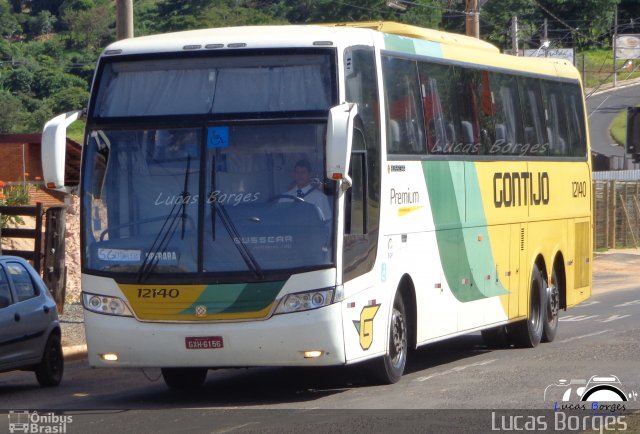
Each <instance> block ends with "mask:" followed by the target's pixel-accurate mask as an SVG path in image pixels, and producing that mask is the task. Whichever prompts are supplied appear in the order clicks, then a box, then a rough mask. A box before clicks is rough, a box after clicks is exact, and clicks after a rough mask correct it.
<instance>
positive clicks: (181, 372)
mask: <svg viewBox="0 0 640 434" xmlns="http://www.w3.org/2000/svg"><path fill="white" fill-rule="evenodd" d="M162 378H163V379H164V382H165V383H166V385H167V386H169V387H170V388H172V389H194V388H196V387H200V386H202V383H204V380H205V378H207V368H162Z"/></svg>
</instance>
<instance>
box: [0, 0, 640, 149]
mask: <svg viewBox="0 0 640 434" xmlns="http://www.w3.org/2000/svg"><path fill="white" fill-rule="evenodd" d="M394 1H395V3H396V4H400V5H401V6H403V7H404V8H405V11H399V10H397V9H394V8H391V7H388V6H387V4H388V3H389V2H388V1H387V0H359V1H357V2H355V1H351V2H346V1H337V0H135V1H134V2H133V3H134V15H135V19H134V22H135V34H136V35H137V36H142V35H148V34H154V33H161V32H169V31H178V30H186V29H195V28H204V27H220V26H233V25H257V24H282V23H314V22H339V21H365V20H392V21H398V22H405V23H409V24H414V25H418V26H423V27H431V28H436V29H443V30H448V31H452V32H456V33H464V32H465V18H466V16H465V13H464V10H465V7H466V2H465V0H413V1H406V0H394ZM615 5H617V6H618V20H619V21H618V22H619V23H620V24H619V27H618V31H619V32H620V33H640V24H639V25H637V26H636V25H635V21H634V19H636V20H637V19H638V18H639V17H640V2H638V1H637V0H562V1H557V0H536V1H531V0H489V1H488V2H487V3H486V4H484V6H483V7H482V10H481V18H480V32H481V37H482V38H483V39H485V40H488V41H490V42H492V43H494V44H496V45H497V46H498V47H499V48H501V49H503V50H504V49H508V48H511V36H510V30H509V29H510V23H511V19H512V16H513V15H514V11H517V14H518V24H519V29H520V32H519V39H520V48H534V49H537V48H538V47H540V45H541V43H542V40H543V38H544V36H543V21H544V20H545V19H547V20H548V24H549V25H548V30H549V33H548V35H549V38H550V40H551V47H552V48H557V47H563V48H567V47H568V48H574V49H575V50H576V51H577V52H578V53H585V54H584V55H578V56H577V66H578V69H581V70H583V71H585V72H586V79H585V84H586V86H587V87H592V88H595V87H597V86H601V85H602V84H603V83H605V82H609V81H611V79H612V74H611V71H612V70H613V69H612V68H613V59H612V56H611V49H610V47H611V39H612V33H613V32H612V25H613V10H614V6H615ZM115 12H116V11H115V2H114V1H113V0H0V113H2V116H1V117H0V134H1V133H27V132H29V133H33V132H39V131H41V130H42V126H43V125H44V122H46V120H48V119H50V118H51V117H53V116H54V115H55V114H57V113H61V112H65V111H69V110H75V109H81V108H84V107H86V105H87V98H88V95H89V86H90V83H91V80H92V77H93V70H94V68H95V62H96V59H97V58H98V56H99V54H100V52H101V50H102V49H103V48H104V47H105V46H106V45H108V44H109V43H110V42H112V41H113V40H114V36H115V16H116V13H115ZM634 26H635V27H638V28H635V27H634ZM623 63H624V62H623V61H619V62H618V65H617V66H618V67H621V66H622V64H623ZM636 66H638V69H640V62H636V63H634V65H633V68H632V69H631V70H629V71H628V72H627V71H621V73H620V74H619V79H620V80H623V79H626V78H633V77H635V76H640V73H638V72H636V71H635V68H636ZM629 72H631V75H628V74H629ZM83 128H84V126H83V124H82V123H78V124H77V125H75V126H74V127H73V129H72V132H71V133H70V135H71V137H73V138H74V139H75V140H78V141H81V137H82V130H83Z"/></svg>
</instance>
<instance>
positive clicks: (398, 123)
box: [382, 57, 425, 154]
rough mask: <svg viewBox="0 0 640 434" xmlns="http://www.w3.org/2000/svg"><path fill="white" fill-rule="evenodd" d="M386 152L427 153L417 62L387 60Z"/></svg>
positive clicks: (385, 60)
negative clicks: (425, 149)
mask: <svg viewBox="0 0 640 434" xmlns="http://www.w3.org/2000/svg"><path fill="white" fill-rule="evenodd" d="M382 67H383V70H384V77H385V94H386V103H387V125H388V128H387V130H388V132H387V142H388V143H387V149H388V150H389V152H390V153H392V154H420V153H424V148H425V138H424V125H423V122H424V115H423V113H422V102H421V90H420V86H419V83H418V71H417V68H416V63H415V62H414V61H412V60H405V59H395V58H389V57H385V58H383V64H382Z"/></svg>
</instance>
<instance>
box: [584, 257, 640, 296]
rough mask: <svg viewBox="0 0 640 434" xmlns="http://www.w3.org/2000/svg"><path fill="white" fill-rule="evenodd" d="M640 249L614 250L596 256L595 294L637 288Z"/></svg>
mask: <svg viewBox="0 0 640 434" xmlns="http://www.w3.org/2000/svg"><path fill="white" fill-rule="evenodd" d="M638 269H640V249H614V250H609V251H607V252H604V253H596V254H594V261H593V292H594V293H599V292H605V291H612V290H616V289H630V288H634V287H635V288H637V287H638V281H637V279H636V278H635V277H634V276H635V275H636V270H638Z"/></svg>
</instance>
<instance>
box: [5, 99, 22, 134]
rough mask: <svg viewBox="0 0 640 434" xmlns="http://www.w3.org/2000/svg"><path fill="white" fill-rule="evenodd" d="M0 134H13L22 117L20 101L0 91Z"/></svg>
mask: <svg viewBox="0 0 640 434" xmlns="http://www.w3.org/2000/svg"><path fill="white" fill-rule="evenodd" d="M0 113H2V116H0V134H7V133H12V132H14V128H15V126H16V124H18V123H19V120H20V118H21V117H22V104H21V103H20V99H18V98H17V97H15V96H13V95H11V93H9V92H7V91H6V90H0Z"/></svg>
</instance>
